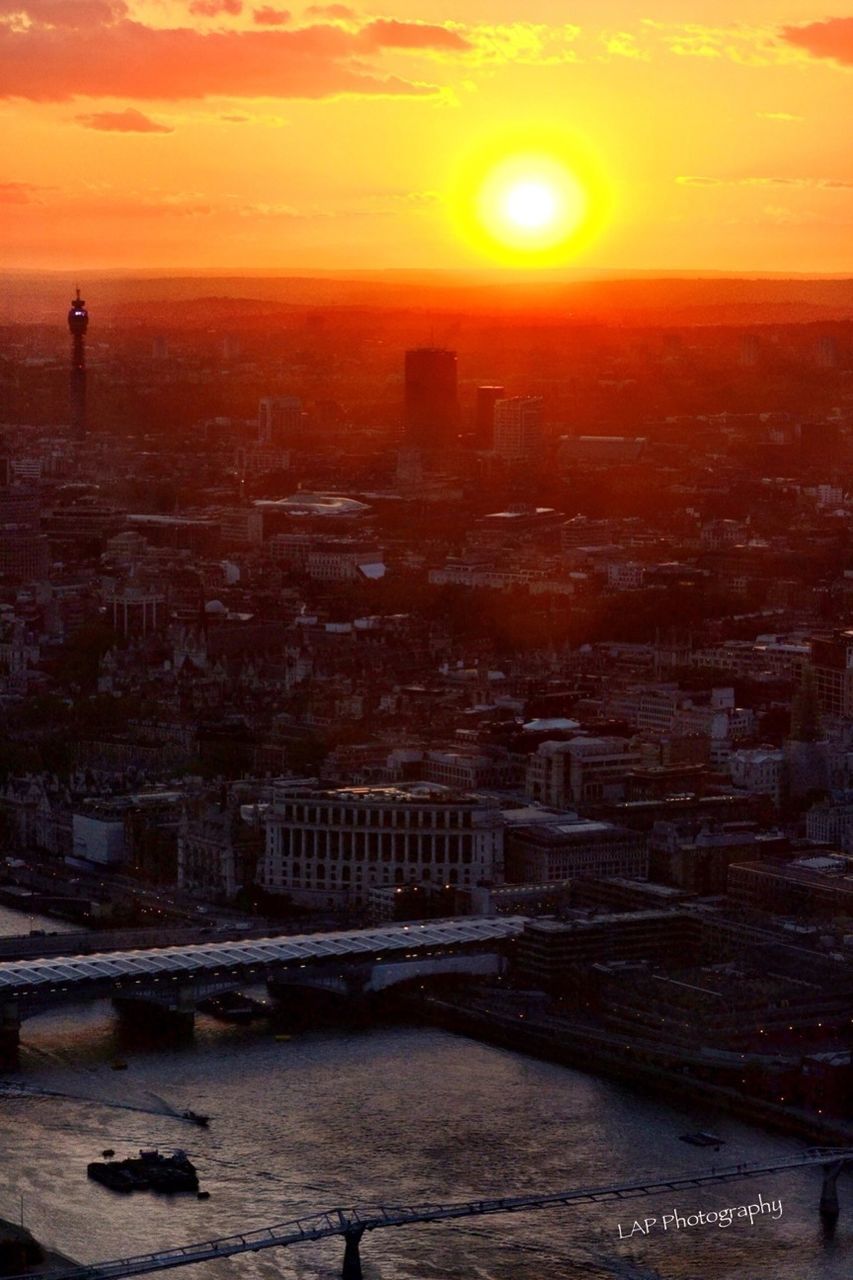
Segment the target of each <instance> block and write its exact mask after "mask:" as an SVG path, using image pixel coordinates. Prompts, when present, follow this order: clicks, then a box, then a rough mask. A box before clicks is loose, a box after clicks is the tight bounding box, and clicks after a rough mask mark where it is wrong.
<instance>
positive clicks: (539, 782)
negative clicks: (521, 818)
mask: <svg viewBox="0 0 853 1280" xmlns="http://www.w3.org/2000/svg"><path fill="white" fill-rule="evenodd" d="M642 761H643V754H642V751H641V750H640V748H639V746H635V745H634V744H633V743H632V742H631V741H629V740H628V739H627V738H597V737H577V738H572V739H570V740H569V741H568V742H543V743H542V744H541V746H540V747H539V748H538V750H537V752H536V754H535V755H532V756H531V757H530V762H529V764H528V767H527V783H526V791H527V795H528V796H529V798H530V799H531V800H538V801H539V802H540V803H541V804H547V805H553V806H554V807H555V808H558V809H565V808H571V807H572V806H574V805H579V804H589V803H591V802H595V801H601V800H622V799H624V797H625V790H626V782H627V775H628V773H629V772H630V770H632V769H635V768H637V767H638V766H639V765H640V764H642Z"/></svg>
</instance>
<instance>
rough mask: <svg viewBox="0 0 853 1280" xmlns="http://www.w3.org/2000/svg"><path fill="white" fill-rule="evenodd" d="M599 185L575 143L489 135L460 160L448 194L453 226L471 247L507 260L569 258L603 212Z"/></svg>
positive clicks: (533, 262) (526, 262)
mask: <svg viewBox="0 0 853 1280" xmlns="http://www.w3.org/2000/svg"><path fill="white" fill-rule="evenodd" d="M603 205H604V197H603V184H602V182H601V180H600V177H599V176H598V175H597V174H596V173H595V171H594V169H593V166H592V165H591V164H590V163H589V161H588V159H587V158H586V157H584V156H583V155H582V154H581V153H580V152H579V151H578V150H577V149H575V150H574V151H572V149H570V147H569V146H568V145H566V144H565V143H564V144H562V145H561V144H560V142H559V141H556V142H555V143H554V145H553V146H550V145H549V146H547V147H543V148H542V149H538V148H537V149H535V150H534V149H532V148H529V149H528V148H522V147H517V146H516V147H513V146H512V141H511V140H509V139H506V140H504V142H503V144H502V143H501V141H500V140H494V141H493V142H492V143H491V144H490V145H488V146H483V147H482V148H481V150H480V151H479V152H478V153H477V154H476V155H472V154H470V153H469V155H468V156H467V157H466V159H465V161H464V163H461V164H460V174H459V177H458V179H457V182H456V184H455V191H454V193H453V197H452V204H451V207H452V212H453V216H454V219H455V222H456V225H457V228H458V229H459V230H460V231H461V232H462V235H463V236H464V238H465V239H466V240H467V241H468V242H469V243H470V244H471V245H472V247H473V248H475V249H476V250H478V251H479V252H481V253H486V254H487V255H488V256H489V257H491V258H493V259H496V260H498V261H501V262H504V263H506V264H507V265H519V266H522V265H523V266H554V265H558V264H560V263H564V262H570V261H571V260H572V259H573V258H575V257H576V256H577V255H578V253H579V252H580V250H581V249H582V248H583V247H584V245H585V244H586V243H587V242H588V241H589V240H590V239H591V238H592V236H593V235H594V233H595V231H596V230H597V228H598V226H599V224H600V223H601V220H602V216H603Z"/></svg>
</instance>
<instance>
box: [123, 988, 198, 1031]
mask: <svg viewBox="0 0 853 1280" xmlns="http://www.w3.org/2000/svg"><path fill="white" fill-rule="evenodd" d="M113 1008H114V1009H115V1011H116V1013H117V1014H118V1015H119V1017H120V1018H121V1019H122V1020H123V1021H124V1022H125V1023H126V1025H127V1026H129V1027H134V1026H135V1027H139V1028H140V1029H141V1030H144V1031H145V1032H146V1033H154V1034H156V1035H158V1036H163V1038H164V1039H168V1040H187V1039H191V1038H192V1034H193V1030H194V1027H195V996H194V993H192V992H188V991H175V992H169V994H168V996H165V995H164V997H163V998H162V999H160V998H158V997H157V996H155V995H149V994H147V993H146V994H145V995H144V996H143V995H140V996H115V997H114V998H113Z"/></svg>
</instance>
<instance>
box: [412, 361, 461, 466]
mask: <svg viewBox="0 0 853 1280" xmlns="http://www.w3.org/2000/svg"><path fill="white" fill-rule="evenodd" d="M405 375H406V385H405V427H406V431H405V435H406V444H408V445H410V446H411V447H412V448H416V449H423V450H428V451H429V450H437V449H441V448H444V447H446V446H447V445H449V444H451V443H452V442H454V441H455V440H456V436H457V433H458V428H459V404H458V400H457V382H456V352H455V351H444V350H442V349H441V348H439V347H418V348H416V349H415V350H413V351H407V352H406V369H405Z"/></svg>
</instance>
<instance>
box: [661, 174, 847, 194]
mask: <svg viewBox="0 0 853 1280" xmlns="http://www.w3.org/2000/svg"><path fill="white" fill-rule="evenodd" d="M675 181H676V182H677V183H678V184H679V186H682V187H801V188H807V189H808V190H810V191H853V181H850V182H848V181H847V180H845V179H843V178H805V177H787V178H785V177H776V176H772V175H771V176H764V175H747V176H745V177H737V178H713V177H706V176H703V175H701V174H680V175H679V176H678V177H677V178H676V179H675Z"/></svg>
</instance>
